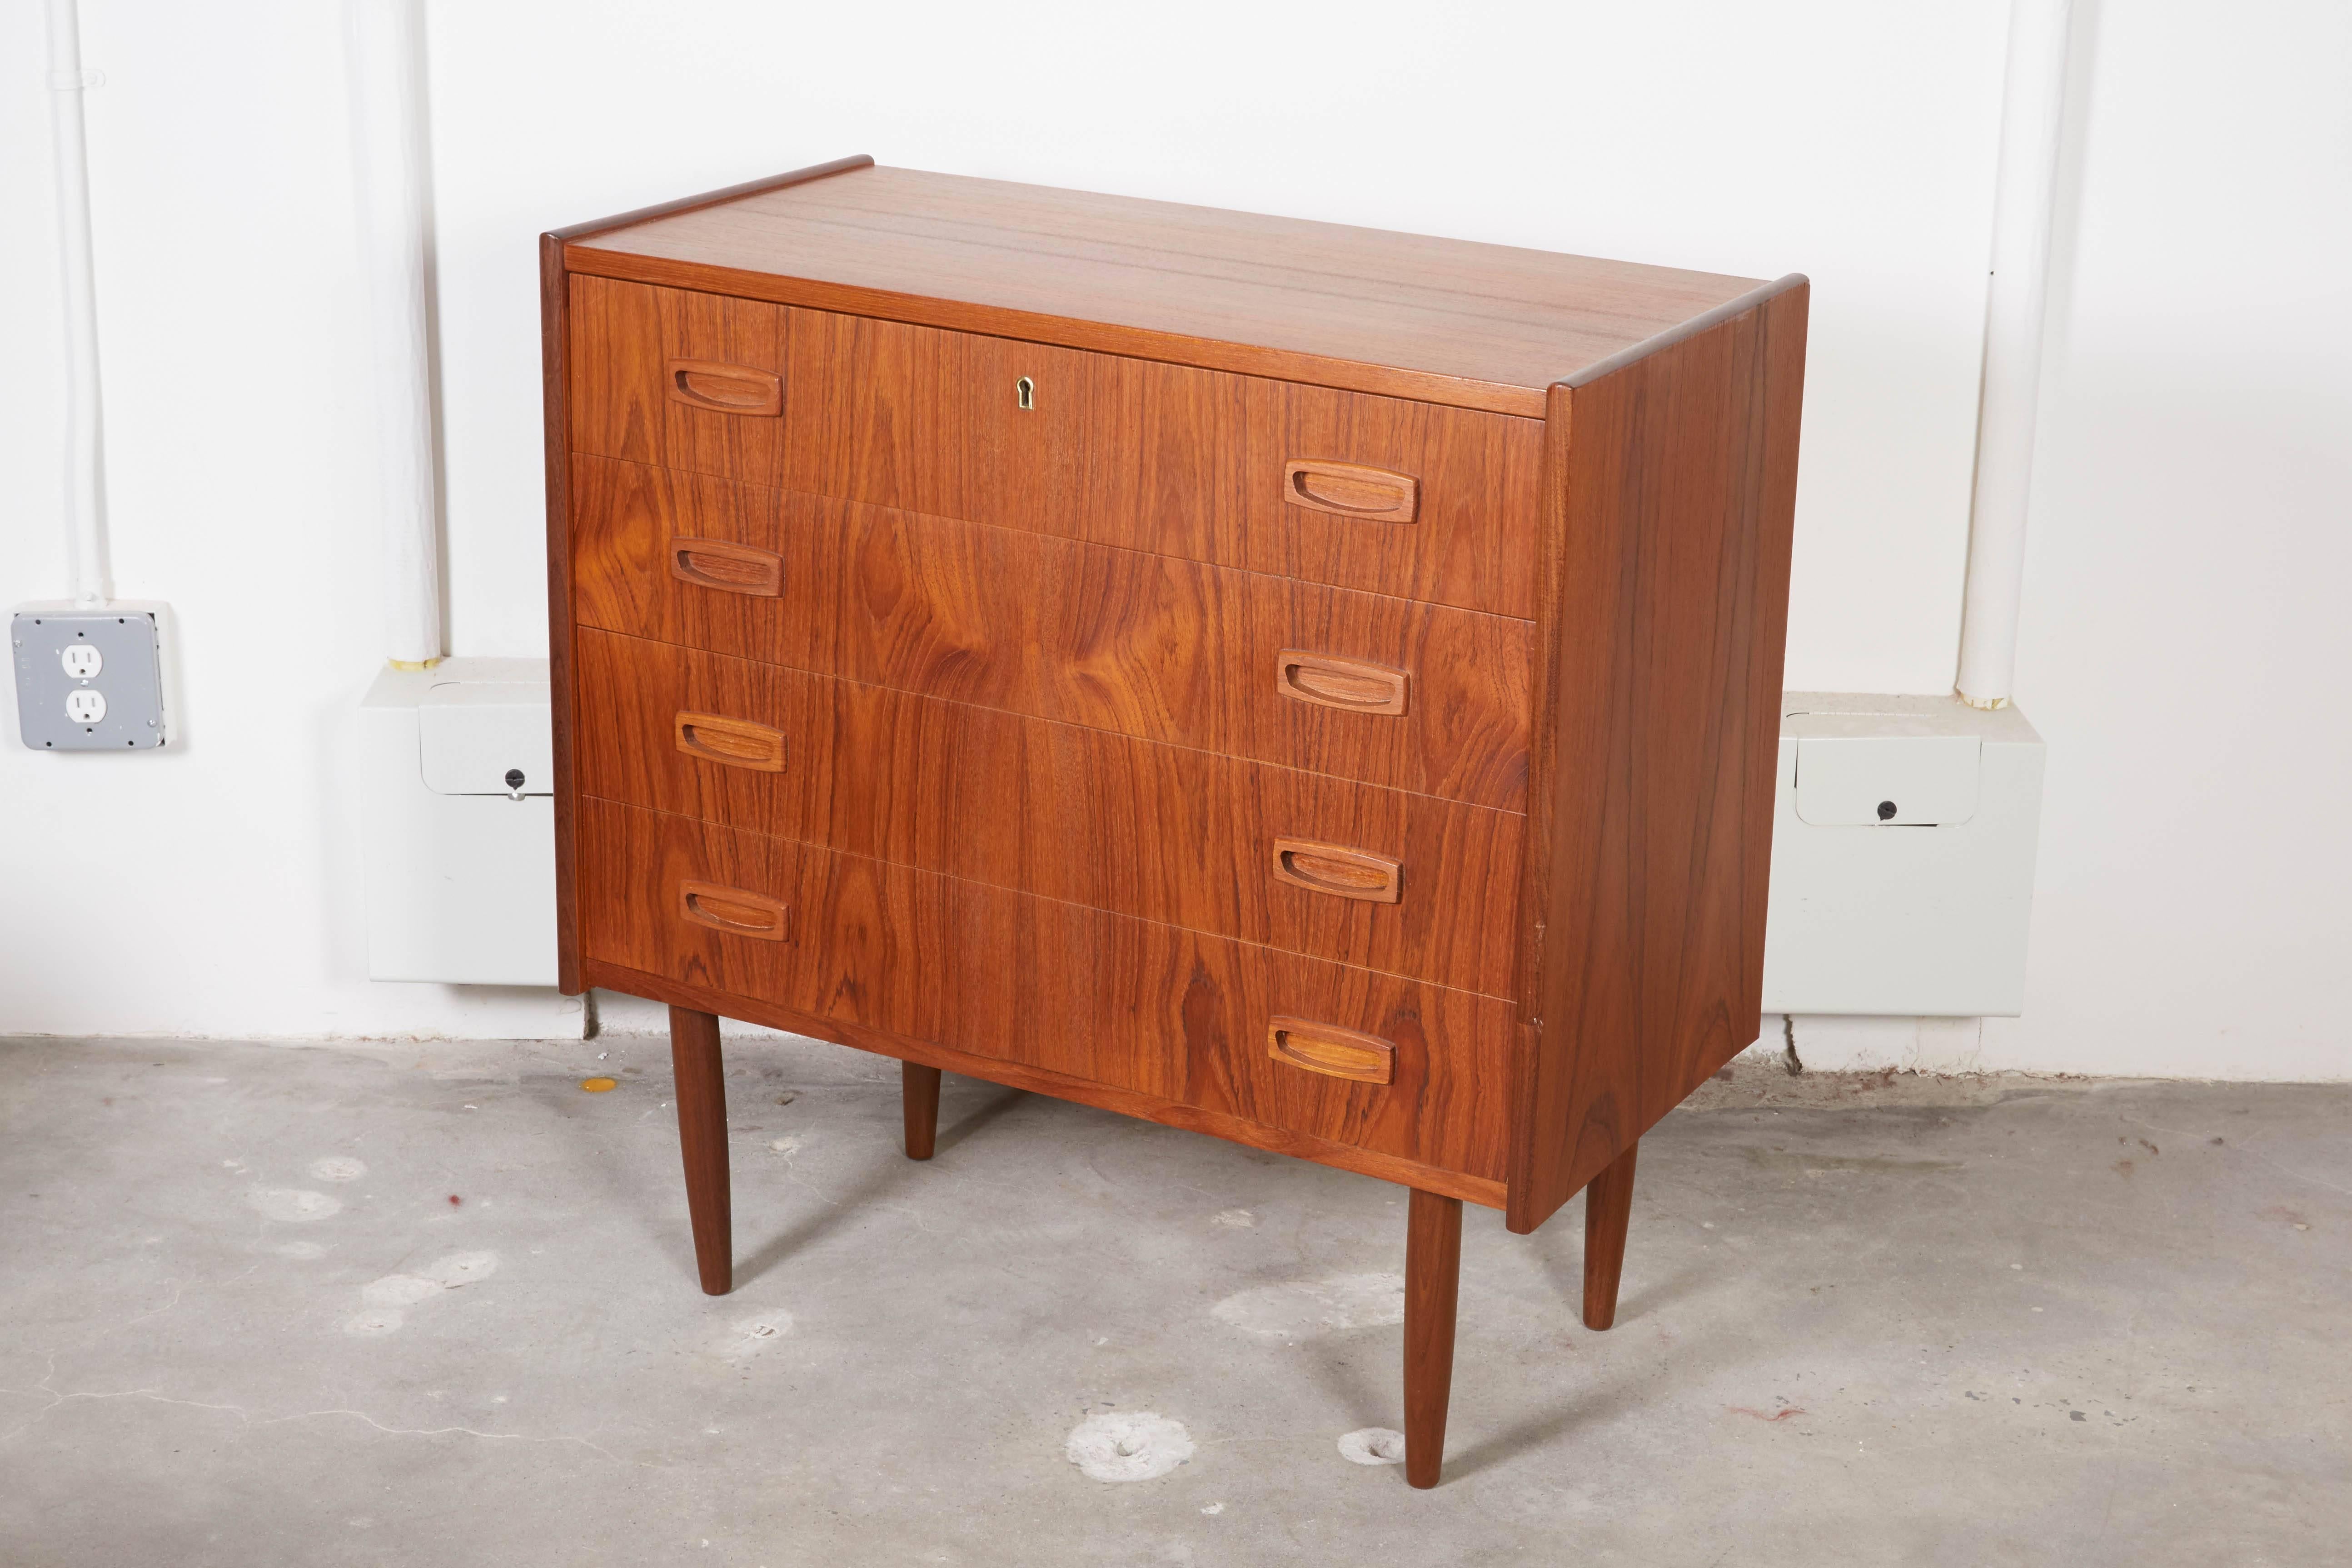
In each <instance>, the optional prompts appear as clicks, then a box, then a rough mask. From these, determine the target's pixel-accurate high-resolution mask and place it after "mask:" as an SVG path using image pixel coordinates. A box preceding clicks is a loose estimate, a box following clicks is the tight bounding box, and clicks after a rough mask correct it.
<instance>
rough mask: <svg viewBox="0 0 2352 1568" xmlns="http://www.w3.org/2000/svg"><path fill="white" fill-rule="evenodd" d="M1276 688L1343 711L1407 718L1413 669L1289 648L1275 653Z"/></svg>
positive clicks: (1301, 699) (1282, 693)
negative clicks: (1394, 667)
mask: <svg viewBox="0 0 2352 1568" xmlns="http://www.w3.org/2000/svg"><path fill="white" fill-rule="evenodd" d="M1274 689H1275V694H1276V696H1279V697H1287V698H1290V699H1292V700H1295V701H1299V702H1312V703H1315V704H1316V705H1317V706H1318V707H1323V708H1337V709H1338V710H1340V711H1341V712H1343V713H1376V714H1380V715H1382V716H1384V717H1387V718H1391V719H1402V718H1403V717H1404V715H1405V714H1406V713H1407V712H1409V711H1410V710H1411V707H1412V671H1411V670H1405V669H1392V668H1389V667H1388V666H1386V665H1381V664H1374V663H1372V662H1371V660H1370V659H1364V658H1341V657H1340V656H1339V655H1338V654H1330V653H1317V652H1314V651H1312V650H1310V649H1307V648H1303V647H1286V648H1284V649H1283V650H1282V651H1281V652H1280V653H1278V654H1276V655H1275V656H1274Z"/></svg>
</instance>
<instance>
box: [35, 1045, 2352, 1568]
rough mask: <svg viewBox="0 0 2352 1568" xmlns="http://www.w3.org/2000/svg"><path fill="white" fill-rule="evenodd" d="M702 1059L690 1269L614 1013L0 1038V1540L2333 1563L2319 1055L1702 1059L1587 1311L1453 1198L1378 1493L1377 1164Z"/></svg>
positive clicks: (1552, 1237)
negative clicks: (731, 1214)
mask: <svg viewBox="0 0 2352 1568" xmlns="http://www.w3.org/2000/svg"><path fill="white" fill-rule="evenodd" d="M600 1053H602V1055H601V1057H600ZM729 1062H730V1066H729V1078H728V1091H729V1095H730V1127H731V1131H732V1152H733V1158H734V1168H735V1231H736V1257H737V1279H738V1282H739V1283H738V1286H737V1289H736V1291H735V1293H734V1294H733V1295H732V1296H730V1297H726V1298H721V1299H711V1298H707V1297H704V1296H703V1295H702V1294H701V1293H700V1292H699V1290H698V1289H697V1288H696V1286H695V1280H694V1268H693V1260H692V1257H691V1248H690V1243H689V1238H688V1232H687V1226H686V1216H685V1205H684V1198H683V1193H682V1188H681V1183H680V1178H679V1175H678V1171H677V1144H676V1134H675V1130H674V1126H673V1123H672V1121H671V1118H672V1114H673V1112H672V1110H671V1109H670V1107H669V1105H668V1100H669V1093H668V1089H669V1085H668V1073H667V1053H666V1050H665V1048H664V1047H663V1046H662V1044H661V1043H660V1042H658V1041H650V1040H641V1039H640V1040H604V1041H598V1042H593V1043H591V1044H588V1045H584V1046H583V1045H579V1044H568V1045H551V1046H543V1047H540V1046H533V1047H482V1046H413V1047H378V1048H374V1049H372V1050H359V1049H352V1048H336V1049H305V1048H296V1047H283V1046H259V1045H244V1044H236V1043H218V1042H205V1043H191V1042H173V1043H158V1042H136V1041H133V1042H103V1041H100V1042H89V1041H74V1040H52V1039H40V1040H22V1041H15V1042H0V1563H6V1564H9V1565H11V1568H15V1565H18V1564H24V1565H28V1568H79V1565H81V1564H107V1565H110V1568H111V1565H119V1564H143V1563H172V1564H173V1565H175V1568H205V1565H209V1564H223V1565H226V1564H237V1565H240V1568H244V1565H250V1564H257V1563H262V1564H275V1563H301V1564H321V1565H340V1564H354V1565H359V1564H368V1565H375V1564H406V1563H420V1564H421V1563H434V1564H464V1563H499V1564H502V1565H513V1568H532V1565H537V1564H559V1563H560V1564H567V1565H568V1564H582V1563H630V1564H669V1563H681V1564H706V1565H714V1568H715V1565H718V1564H730V1565H736V1564H740V1565H745V1568H759V1565H762V1564H764V1565H767V1568H793V1565H799V1564H824V1565H827V1568H837V1565H840V1564H863V1563H945V1564H973V1565H979V1564H997V1563H1007V1564H1011V1563H1020V1564H1038V1565H1051V1564H1062V1563H1072V1564H1076V1563H1087V1564H1095V1563H1117V1564H1128V1563H1137V1564H1201V1565H1208V1564H1224V1563H1237V1564H1255V1563H1382V1564H1393V1565H1396V1568H1419V1565H1422V1564H1451V1563H1465V1564H1485V1563H1566V1562H1576V1563H1627V1564H1633V1563H1641V1564H1645V1565H1646V1564H1685V1563H1687V1564H1692V1565H1695V1568H1698V1565H1706V1568H1711V1565H1715V1564H1748V1563H1807V1564H1822V1563H1934V1564H1944V1563H1949V1564H1981V1563H2070V1564H2103V1563H2118V1564H2121V1563H2131V1564H2136V1565H2142V1564H2168V1563H2232V1564H2256V1563H2298V1564H2299V1563H2336V1562H2342V1561H2345V1560H2346V1555H2347V1553H2346V1549H2345V1547H2344V1544H2343V1543H2344V1542H2345V1541H2346V1540H2347V1537H2352V1462H2347V1452H2352V1449H2348V1448H2347V1435H2352V1434H2347V1426H2352V1418H2348V1417H2347V1398H2346V1390H2347V1378H2346V1376H2345V1374H2344V1372H2343V1364H2342V1357H2343V1345H2344V1338H2345V1336H2344V1326H2345V1311H2346V1306H2345V1304H2346V1302H2347V1300H2352V1290H2347V1286H2352V1278H2348V1277H2347V1276H2352V1143H2347V1140H2346V1137H2345V1134H2346V1132H2347V1128H2352V1089H2347V1088H2345V1087H2290V1086H2249V1085H2196V1084H2161V1083H2095V1084H2094V1083H2084V1082H2080V1081H2074V1082H2056V1081H2050V1080H2039V1079H1967V1080H1938V1079H1909V1078H1901V1077H1887V1078H1883V1079H1849V1078H1838V1077H1825V1076H1822V1075H1811V1074H1808V1075H1805V1076H1804V1077H1802V1078H1795V1079H1792V1078H1789V1077H1788V1076H1787V1075H1785V1074H1784V1073H1783V1072H1782V1070H1781V1068H1780V1065H1779V1063H1778V1061H1777V1059H1773V1058H1758V1059H1756V1060H1755V1061H1754V1062H1753V1063H1752V1065H1751V1063H1750V1062H1748V1060H1746V1059H1744V1060H1743V1063H1742V1065H1741V1066H1740V1068H1739V1069H1738V1071H1737V1072H1736V1073H1735V1074H1734V1075H1733V1077H1732V1078H1731V1079H1729V1080H1727V1081H1722V1082H1717V1083H1713V1084H1710V1085H1708V1086H1707V1087H1706V1089H1705V1090H1704V1091H1703V1092H1702V1093H1701V1094H1700V1095H1699V1096H1697V1097H1696V1098H1695V1100H1694V1101H1693V1103H1692V1105H1691V1106H1690V1107H1689V1108H1686V1109H1685V1110H1683V1111H1680V1112H1677V1113H1676V1114H1675V1116H1673V1117H1670V1118H1669V1119H1668V1120H1667V1121H1665V1122H1664V1124H1663V1125H1662V1126H1661V1127H1659V1128H1658V1129H1657V1130H1656V1131H1654V1132H1653V1133H1652V1135H1651V1136H1650V1138H1649V1139H1648V1140H1646V1141H1645V1142H1644V1144H1643V1159H1642V1170H1641V1179H1640V1185H1639V1190H1638V1192H1637V1194H1636V1196H1635V1199H1634V1212H1633V1235H1632V1240H1631V1244H1630V1246H1629V1247H1628V1251H1627V1258H1626V1273H1625V1286H1624V1293H1623V1303H1622V1310H1621V1311H1620V1313H1619V1317H1618V1323H1617V1327H1616V1328H1615V1329H1613V1330H1612V1331H1610V1332H1608V1333H1605V1334H1595V1333H1591V1332H1589V1331H1586V1330H1585V1329H1583V1328H1582V1327H1581V1326H1580V1324H1579V1323H1578V1321H1577V1317H1576V1309H1575V1303H1576V1300H1577V1298H1578V1294H1579V1276H1578V1270H1579V1268H1580V1247H1581V1226H1580V1224H1579V1222H1578V1210H1577V1205H1574V1204H1571V1205H1570V1207H1569V1208H1568V1209H1566V1210H1564V1211H1563V1212H1562V1214H1561V1215H1559V1217H1558V1218H1556V1219H1555V1220H1553V1222H1552V1223H1551V1224H1549V1226H1546V1227H1544V1229H1543V1230H1542V1231H1540V1232H1538V1234H1537V1235H1535V1236H1533V1237H1512V1236H1510V1235H1508V1234H1507V1233H1506V1232H1505V1231H1504V1230H1503V1228H1502V1225H1501V1222H1500V1217H1499V1216H1498V1215H1492V1214H1488V1213H1486V1212H1484V1211H1476V1210H1474V1211H1472V1212H1471V1213H1470V1214H1469V1215H1467V1216H1466V1219H1465V1237H1464V1255H1463V1296H1462V1312H1461V1331H1460V1345H1459V1350H1458V1354H1457V1359H1456V1370H1455V1381H1454V1400H1453V1420H1452V1432H1451V1436H1450V1440H1449V1444H1448V1459H1447V1467H1446V1480H1445V1484H1444V1486H1443V1487H1442V1488H1440V1489H1438V1490H1436V1491H1434V1492H1431V1493H1416V1492H1413V1491H1412V1490H1411V1489H1408V1488H1407V1487H1406V1486H1405V1484H1404V1481H1403V1478H1402V1472H1401V1470H1399V1469H1398V1468H1396V1467H1394V1466H1387V1465H1378V1464H1365V1463H1361V1462H1351V1461H1350V1459H1349V1458H1348V1457H1347V1456H1346V1455H1343V1453H1342V1452H1341V1451H1340V1447H1339V1440H1340V1439H1341V1438H1342V1437H1343V1436H1349V1435H1350V1434H1359V1435H1360V1434H1361V1433H1363V1432H1364V1431H1365V1430H1366V1429H1368V1428H1388V1427H1394V1426H1398V1425H1399V1424H1400V1418H1401V1415H1402V1411H1401V1409H1400V1406H1399V1392H1398V1372H1397V1363H1398V1358H1399V1354H1400V1349H1399V1330H1398V1329H1397V1327H1396V1326H1395V1321H1394V1319H1393V1317H1391V1316H1389V1315H1388V1314H1387V1313H1386V1311H1385V1310H1384V1309H1383V1308H1382V1306H1381V1303H1380V1302H1379V1301H1376V1300H1372V1299H1371V1298H1372V1296H1374V1295H1377V1293H1378V1292H1377V1290H1376V1289H1373V1287H1371V1286H1369V1285H1367V1284H1366V1283H1365V1281H1367V1280H1368V1279H1377V1277H1381V1276H1387V1275H1393V1274H1395V1273H1397V1272H1398V1271H1399V1270H1400V1269H1401V1268H1402V1259H1403V1248H1404V1221H1403V1205H1402V1201H1401V1200H1402V1193H1401V1192H1400V1191H1399V1189H1397V1188H1395V1187H1392V1186H1388V1185H1384V1184H1381V1183H1378V1182H1374V1181H1371V1180H1369V1179H1367V1178H1363V1177H1358V1176H1352V1175H1348V1174H1345V1173H1339V1172H1332V1171H1325V1170H1321V1169H1318V1168H1316V1167H1313V1166H1308V1165H1303V1164H1299V1163H1296V1162H1292V1161H1288V1160H1285V1159H1282V1158H1279V1157H1277V1156H1273V1155H1267V1154H1262V1153H1259V1152H1255V1151H1250V1150H1244V1149H1240V1148H1236V1147H1234V1146H1232V1145H1227V1144H1223V1143H1219V1142H1214V1141H1213V1140H1210V1139H1205V1138H1200V1137H1195V1136H1193V1135H1191V1134H1187V1133H1183V1132H1178V1131H1171V1130H1167V1129H1161V1128H1156V1127H1151V1126H1149V1125H1146V1124H1144V1123H1140V1122H1136V1121H1129V1120H1127V1119H1124V1118H1120V1117H1117V1116H1113V1115H1110V1114H1108V1113H1105V1112H1099V1111H1095V1110H1087V1109H1085V1108H1081V1107H1076V1106H1070V1105H1066V1104H1062V1103H1059V1102H1056V1101H1054V1100H1046V1099H1043V1098H1039V1097H1036V1096H1030V1095H1023V1094H1019V1093H1015V1092H1012V1091H1008V1090H1005V1089H999V1088H996V1087H994V1086H992V1085H988V1084H984V1083H979V1082H975V1081H972V1080H969V1079H955V1078H952V1077H951V1078H950V1079H949V1080H948V1088H947V1090H946V1096H945V1100H944V1104H943V1107H942V1114H941V1131H940V1152H939V1155H938V1158H937V1159H936V1160H934V1161H933V1162H931V1163H929V1164H928V1165H921V1164H915V1163H910V1162H908V1161H907V1160H906V1159H904V1158H903V1157H902V1156H901V1155H900V1154H899V1152H898V1094H897V1075H896V1070H895V1067H894V1065H893V1064H890V1063H887V1062H884V1061H881V1060H878V1059H877V1058H867V1057H863V1056H860V1055H857V1054H856V1053H853V1052H848V1051H845V1050H840V1049H836V1048H835V1047H828V1046H820V1045H815V1044H811V1043H804V1042H793V1041H774V1040H762V1041H756V1042H751V1041H745V1042H737V1043H732V1044H730V1049H729ZM597 1073H605V1074H609V1075H610V1076H612V1077H614V1078H615V1079H618V1087H617V1088H616V1089H614V1090H613V1091H611V1092H609V1093H600V1094H590V1093H583V1091H582V1089H581V1088H580V1083H581V1081H582V1079H584V1078H586V1077H588V1076H590V1075H592V1074H597ZM1285 1287H1297V1288H1302V1289H1299V1290H1298V1291H1297V1294H1296V1300H1297V1303H1298V1305H1297V1307H1296V1309H1295V1310H1293V1309H1290V1308H1286V1309H1285V1311H1289V1312H1290V1315H1288V1316H1286V1315H1284V1312H1283V1311H1274V1310H1267V1311H1266V1312H1265V1313H1263V1314H1261V1315H1260V1316H1256V1317H1252V1316H1250V1315H1249V1313H1247V1312H1244V1311H1243V1310H1241V1309H1230V1310H1228V1311H1227V1312H1226V1314H1225V1315H1224V1316H1223V1317H1221V1316H1220V1315H1219V1314H1218V1312H1217V1310H1216V1309H1217V1307H1218V1305H1219V1304H1220V1303H1221V1302H1228V1301H1233V1300H1245V1301H1248V1302H1252V1303H1264V1302H1266V1301H1270V1300H1277V1299H1278V1298H1279V1293H1280V1292H1281V1290H1282V1289H1283V1288H1285ZM1269 1291H1271V1292H1276V1296H1267V1295H1265V1294H1263V1293H1265V1292H1269ZM1252 1292H1259V1293H1261V1294H1259V1295H1251V1294H1250V1293H1252ZM1318 1292H1320V1294H1318ZM1280 1299H1283V1300H1288V1299H1287V1298H1280ZM1335 1303H1336V1304H1335ZM1252 1310H1253V1311H1255V1307H1253V1308H1252ZM1318 1314H1320V1316H1318ZM1236 1320H1239V1321H1236ZM1269 1328H1270V1329H1271V1331H1268V1330H1269ZM1147 1414H1148V1415H1153V1416H1156V1417H1158V1418H1159V1419H1160V1421H1163V1422H1166V1423H1171V1424H1174V1426H1177V1427H1179V1428H1181V1443H1180V1440H1179V1439H1178V1438H1177V1437H1175V1436H1169V1435H1167V1434H1165V1433H1163V1432H1162V1431H1161V1429H1160V1428H1159V1427H1156V1426H1151V1425H1150V1424H1149V1423H1144V1422H1141V1421H1140V1420H1136V1421H1133V1422H1120V1421H1112V1422H1107V1423H1099V1424H1097V1426H1096V1427H1094V1428H1092V1429H1091V1430H1092V1431H1094V1432H1097V1433H1101V1432H1111V1433H1113V1434H1114V1436H1116V1434H1117V1433H1119V1432H1126V1431H1129V1429H1130V1428H1132V1430H1133V1431H1134V1432H1135V1433H1137V1434H1139V1435H1141V1436H1137V1437H1135V1438H1134V1439H1133V1441H1134V1442H1135V1444H1136V1445H1137V1446H1138V1447H1140V1445H1141V1444H1142V1443H1143V1442H1145V1441H1146V1440H1147V1439H1148V1440H1150V1441H1164V1442H1166V1443H1169V1444H1171V1445H1177V1446H1178V1447H1182V1446H1189V1449H1190V1453H1189V1457H1187V1458H1183V1459H1182V1460H1181V1462H1178V1463H1175V1464H1174V1465H1173V1466H1172V1468H1166V1469H1165V1471H1164V1473H1160V1474H1157V1475H1155V1476H1154V1477H1153V1478H1151V1479H1140V1480H1134V1481H1120V1482H1105V1481H1099V1480H1095V1479H1088V1477H1087V1475H1086V1474H1084V1473H1082V1471H1081V1470H1080V1468H1078V1466H1077V1465H1076V1464H1074V1463H1073V1461H1072V1458H1071V1457H1070V1455H1069V1452H1068V1451H1067V1450H1068V1448H1069V1446H1070V1442H1071V1438H1072V1436H1073V1435H1074V1434H1075V1433H1076V1432H1078V1430H1079V1429H1080V1428H1081V1426H1082V1425H1083V1424H1085V1423H1087V1421H1088V1419H1089V1418H1090V1417H1097V1416H1105V1415H1124V1416H1133V1417H1141V1416H1142V1415H1147ZM1359 1446H1360V1445H1359ZM1169 1451H1171V1452H1172V1451H1175V1450H1174V1448H1171V1449H1170V1450H1169ZM1110 1452H1111V1453H1112V1455H1113V1458H1114V1460H1115V1458H1116V1457H1117V1455H1116V1448H1115V1447H1114V1448H1113V1449H1112V1450H1110ZM1109 1468H1113V1469H1116V1468H1118V1467H1117V1465H1116V1463H1111V1464H1110V1466H1109ZM1141 1468H1151V1467H1150V1466H1149V1465H1145V1466H1142V1467H1141Z"/></svg>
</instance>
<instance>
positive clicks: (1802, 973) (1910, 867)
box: [1764, 691, 2043, 1017]
mask: <svg viewBox="0 0 2352 1568" xmlns="http://www.w3.org/2000/svg"><path fill="white" fill-rule="evenodd" d="M2042 757H2043V747H2042V737H2041V736H2039V735H2037V734H2035V733H2034V731H2033V726H2032V725H2031V724H2029V723H2027V722H2026V721H2025V716H2024V715H2023V714H2021V713H2020V712H2018V711H2017V710H2015V709H2014V708H2002V709H1998V710H1993V711H1991V712H1985V711H1983V710H1979V709H1974V708H1970V707H1969V706H1967V705H1966V704H1964V703H1962V702H1960V701H1959V700H1957V699H1954V698H1949V697H1876V696H1857V695H1853V694H1851V693H1818V692H1793V691H1792V692H1789V693H1787V694H1785V698H1784V700H1783V701H1782V703H1781V720H1780V803H1779V806H1778V808H1777V813H1776V816H1775V818H1774V821H1773V824H1772V888H1771V897H1770V906H1769V914H1768V917H1767V920H1766V921H1765V928H1764V1010H1765V1011H1766V1012H1768V1013H1856V1014H1880V1015H1888V1016H1913V1017H2001V1016H2013V1015H2015V1014H2017V1013H2019V1012H2020V1011H2021V1010H2022V1009H2023V1007H2024V1005H2025V942H2026V931H2027V922H2028V917H2029V916H2030V915H2031V913H2032V904H2033V855H2034V844H2035V839H2036V837H2038V835H2039V832H2040V828H2041V819H2042Z"/></svg>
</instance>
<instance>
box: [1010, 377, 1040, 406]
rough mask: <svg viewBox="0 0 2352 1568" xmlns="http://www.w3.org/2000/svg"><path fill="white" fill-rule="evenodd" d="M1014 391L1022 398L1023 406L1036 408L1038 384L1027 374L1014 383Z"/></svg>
mask: <svg viewBox="0 0 2352 1568" xmlns="http://www.w3.org/2000/svg"><path fill="white" fill-rule="evenodd" d="M1013 395H1014V396H1015V397H1017V398H1019V399H1020V400H1021V406H1022V408H1023V409H1024V410H1034V409H1035V408H1036V406H1037V384H1036V383H1035V382H1034V381H1032V380H1030V379H1029V378H1028V377H1027V376H1025V375H1024V376H1023V377H1022V378H1021V379H1020V380H1019V381H1016V382H1014V383H1013Z"/></svg>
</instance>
